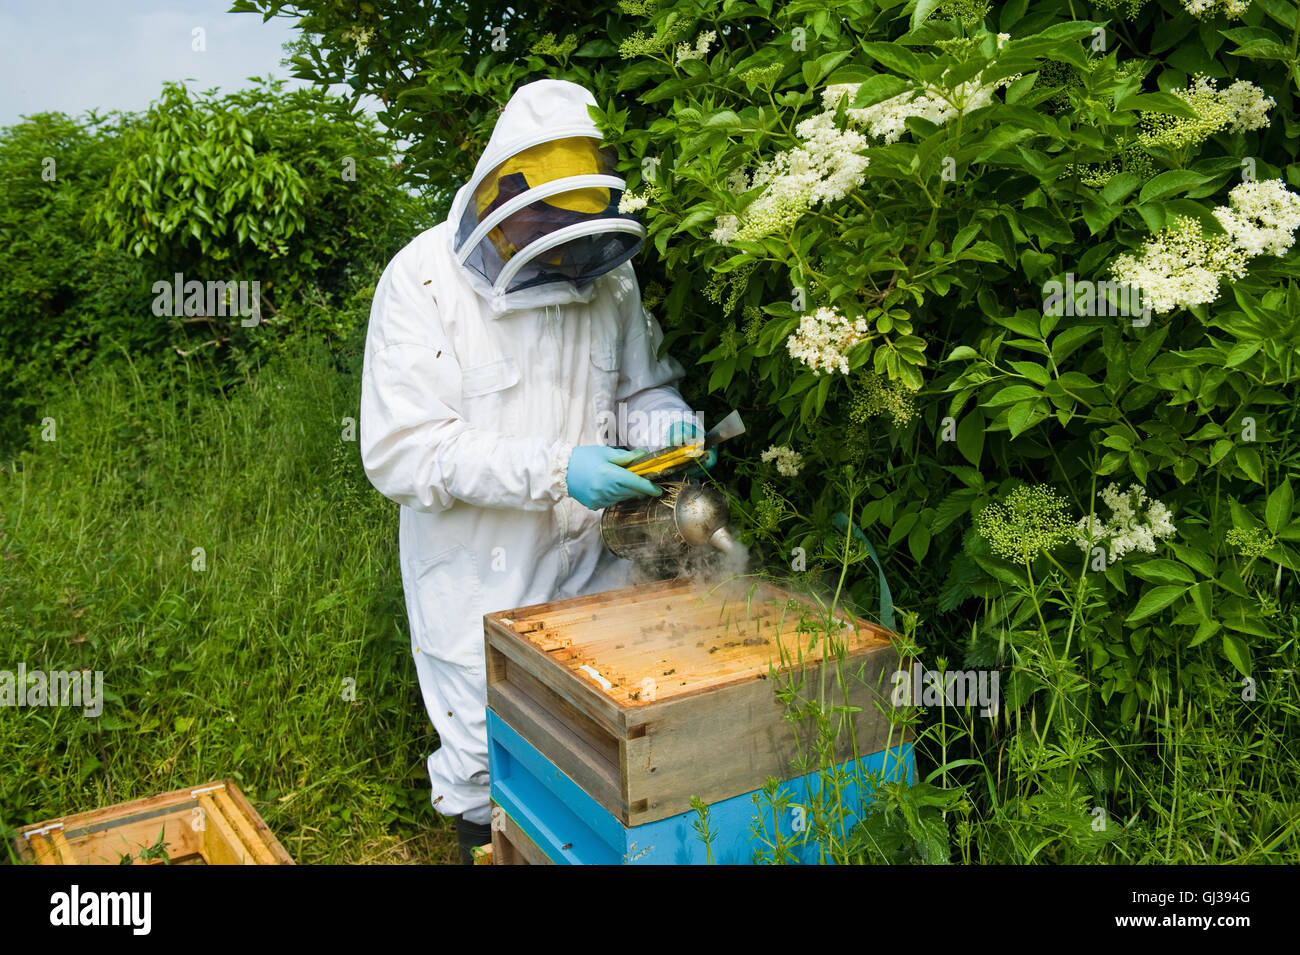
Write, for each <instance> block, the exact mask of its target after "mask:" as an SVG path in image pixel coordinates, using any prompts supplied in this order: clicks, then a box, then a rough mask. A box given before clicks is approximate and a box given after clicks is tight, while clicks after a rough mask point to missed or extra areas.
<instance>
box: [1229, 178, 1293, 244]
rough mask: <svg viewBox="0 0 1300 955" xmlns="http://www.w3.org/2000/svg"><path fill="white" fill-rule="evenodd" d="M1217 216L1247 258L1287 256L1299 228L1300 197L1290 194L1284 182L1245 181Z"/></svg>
mask: <svg viewBox="0 0 1300 955" xmlns="http://www.w3.org/2000/svg"><path fill="white" fill-rule="evenodd" d="M1214 217H1215V218H1216V219H1218V220H1219V224H1220V225H1221V226H1223V230H1224V231H1225V232H1227V233H1228V235H1229V236H1230V237H1231V238H1232V241H1233V242H1235V243H1236V244H1237V245H1238V246H1239V247H1240V248H1241V249H1243V250H1244V251H1245V252H1246V254H1247V255H1262V254H1263V253H1268V254H1269V255H1285V254H1286V252H1287V250H1288V249H1290V248H1291V245H1292V243H1293V242H1294V241H1295V236H1294V234H1293V233H1294V232H1295V230H1296V229H1297V228H1300V196H1297V195H1296V194H1295V193H1293V192H1289V191H1287V188H1286V186H1284V185H1283V184H1282V180H1281V179H1267V180H1265V181H1263V182H1243V183H1242V184H1241V185H1239V186H1237V187H1236V188H1234V189H1233V190H1232V192H1230V193H1228V204H1227V205H1226V206H1219V207H1218V208H1217V209H1215V210H1214Z"/></svg>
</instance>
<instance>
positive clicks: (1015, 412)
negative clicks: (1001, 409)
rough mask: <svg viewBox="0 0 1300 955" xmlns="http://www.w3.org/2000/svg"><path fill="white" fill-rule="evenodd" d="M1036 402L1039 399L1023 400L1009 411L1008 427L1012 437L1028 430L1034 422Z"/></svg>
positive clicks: (1016, 436)
mask: <svg viewBox="0 0 1300 955" xmlns="http://www.w3.org/2000/svg"><path fill="white" fill-rule="evenodd" d="M1036 404H1038V402H1037V401H1022V402H1020V404H1018V405H1016V406H1015V407H1014V408H1012V409H1011V410H1010V411H1008V412H1007V429H1008V430H1009V431H1010V432H1011V437H1013V438H1018V437H1020V435H1022V434H1023V433H1024V432H1025V431H1026V430H1028V428H1029V425H1030V424H1031V423H1032V422H1033V417H1034V406H1035V405H1036Z"/></svg>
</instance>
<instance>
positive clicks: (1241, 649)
mask: <svg viewBox="0 0 1300 955" xmlns="http://www.w3.org/2000/svg"><path fill="white" fill-rule="evenodd" d="M1223 655H1224V656H1225V657H1227V658H1228V662H1229V663H1231V664H1232V665H1233V666H1234V667H1236V668H1237V672H1238V673H1240V674H1241V675H1242V676H1250V662H1251V661H1250V647H1249V646H1247V645H1246V641H1245V640H1243V639H1241V637H1239V636H1237V635H1236V634H1235V633H1228V632H1227V631H1226V630H1225V631H1224V633H1223Z"/></svg>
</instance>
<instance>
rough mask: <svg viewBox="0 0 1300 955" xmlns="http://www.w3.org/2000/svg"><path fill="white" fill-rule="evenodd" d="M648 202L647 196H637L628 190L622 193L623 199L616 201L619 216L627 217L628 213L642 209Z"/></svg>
mask: <svg viewBox="0 0 1300 955" xmlns="http://www.w3.org/2000/svg"><path fill="white" fill-rule="evenodd" d="M649 201H650V197H649V196H638V195H636V194H635V193H634V192H632V191H631V190H629V191H627V192H625V193H623V197H622V198H621V199H619V200H618V211H619V214H620V215H627V214H628V213H630V212H636V211H637V210H638V209H644V208H645V206H646V203H647V202H649Z"/></svg>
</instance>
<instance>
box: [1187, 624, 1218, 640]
mask: <svg viewBox="0 0 1300 955" xmlns="http://www.w3.org/2000/svg"><path fill="white" fill-rule="evenodd" d="M1220 629H1222V628H1221V626H1220V625H1219V622H1218V621H1217V620H1202V621H1201V624H1200V626H1198V627H1197V628H1196V633H1194V634H1192V640H1191V642H1190V643H1188V644H1187V645H1188V646H1189V647H1198V646H1200V645H1201V644H1202V643H1204V642H1205V641H1206V640H1208V639H1210V637H1212V636H1214V635H1215V634H1216V633H1218V632H1219V630H1220Z"/></svg>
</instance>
